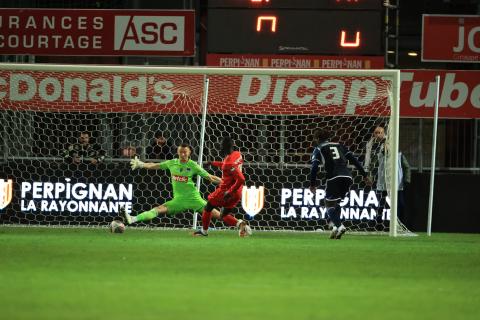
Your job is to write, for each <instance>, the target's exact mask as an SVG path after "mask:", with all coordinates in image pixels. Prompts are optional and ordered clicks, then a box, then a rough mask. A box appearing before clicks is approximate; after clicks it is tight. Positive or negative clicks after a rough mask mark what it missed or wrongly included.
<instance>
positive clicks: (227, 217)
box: [222, 214, 238, 227]
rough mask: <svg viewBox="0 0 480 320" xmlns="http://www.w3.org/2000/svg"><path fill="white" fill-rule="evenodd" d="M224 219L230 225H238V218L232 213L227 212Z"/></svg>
mask: <svg viewBox="0 0 480 320" xmlns="http://www.w3.org/2000/svg"><path fill="white" fill-rule="evenodd" d="M222 219H223V222H225V223H226V224H227V225H229V226H230V227H236V226H237V222H238V220H237V218H235V217H234V216H232V215H231V214H227V215H225V216H223V218H222Z"/></svg>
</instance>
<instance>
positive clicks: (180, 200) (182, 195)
mask: <svg viewBox="0 0 480 320" xmlns="http://www.w3.org/2000/svg"><path fill="white" fill-rule="evenodd" d="M177 153H178V158H177V159H172V160H167V161H163V162H160V163H156V162H142V161H140V160H139V159H138V158H137V157H135V159H132V160H131V161H130V165H131V168H132V170H136V169H149V170H152V169H153V170H156V169H161V170H168V171H170V177H171V183H172V187H173V199H171V200H169V201H167V202H165V203H164V204H161V205H159V206H157V207H154V208H152V209H151V210H148V211H145V212H142V213H140V214H138V215H136V216H134V215H130V214H129V213H128V212H126V210H125V209H124V208H121V214H122V216H123V218H124V220H125V222H126V223H127V224H132V223H135V222H143V221H149V220H152V219H153V218H155V217H157V216H158V215H175V214H177V213H180V212H184V211H187V210H193V211H195V212H202V211H203V209H204V207H205V205H206V204H207V201H205V200H204V199H203V198H202V196H201V195H200V192H199V191H198V190H197V188H196V186H195V184H194V182H193V177H194V176H195V175H199V176H200V177H202V178H205V179H207V180H209V181H211V182H213V183H216V184H219V183H221V182H222V179H221V178H219V177H217V176H214V175H211V174H209V173H208V172H207V171H205V169H203V168H202V167H200V165H199V164H197V163H196V162H195V161H193V160H191V159H190V155H191V153H192V149H191V147H190V145H188V144H186V143H183V144H181V145H180V146H178V149H177ZM212 213H213V216H214V217H215V218H217V219H220V218H222V219H223V220H224V221H225V222H226V223H227V224H228V225H229V226H236V227H238V228H239V229H240V231H243V232H244V230H243V229H245V228H246V227H248V226H247V224H246V222H244V221H243V220H237V219H236V218H235V217H233V219H231V217H228V219H226V220H225V217H222V216H221V214H220V212H219V211H218V210H216V209H215V210H214V211H213V212H212Z"/></svg>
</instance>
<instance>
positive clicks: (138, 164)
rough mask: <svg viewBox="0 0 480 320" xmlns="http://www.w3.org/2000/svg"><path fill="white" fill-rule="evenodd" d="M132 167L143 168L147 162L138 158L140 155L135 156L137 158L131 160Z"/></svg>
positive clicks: (133, 168)
mask: <svg viewBox="0 0 480 320" xmlns="http://www.w3.org/2000/svg"><path fill="white" fill-rule="evenodd" d="M130 167H132V170H135V169H142V168H143V167H145V162H142V161H140V160H139V159H138V157H135V159H132V160H131V161H130Z"/></svg>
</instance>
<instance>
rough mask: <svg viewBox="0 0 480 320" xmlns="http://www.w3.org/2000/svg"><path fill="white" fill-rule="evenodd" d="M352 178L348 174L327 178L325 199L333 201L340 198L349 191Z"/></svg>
mask: <svg viewBox="0 0 480 320" xmlns="http://www.w3.org/2000/svg"><path fill="white" fill-rule="evenodd" d="M352 183H353V179H352V177H348V176H336V177H333V178H331V179H328V180H327V187H326V190H325V193H326V195H325V200H328V201H335V200H342V199H343V198H344V197H345V195H346V194H347V193H348V191H350V187H351V186H352Z"/></svg>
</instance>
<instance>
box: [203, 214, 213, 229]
mask: <svg viewBox="0 0 480 320" xmlns="http://www.w3.org/2000/svg"><path fill="white" fill-rule="evenodd" d="M211 220H212V212H211V211H206V210H203V213H202V228H203V230H208V226H209V225H210V221H211Z"/></svg>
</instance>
